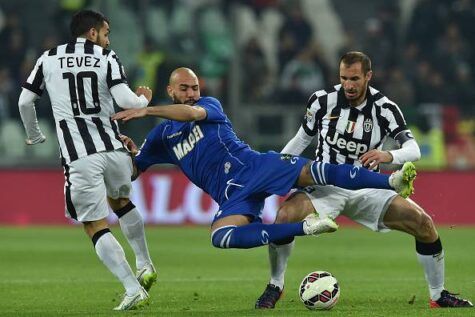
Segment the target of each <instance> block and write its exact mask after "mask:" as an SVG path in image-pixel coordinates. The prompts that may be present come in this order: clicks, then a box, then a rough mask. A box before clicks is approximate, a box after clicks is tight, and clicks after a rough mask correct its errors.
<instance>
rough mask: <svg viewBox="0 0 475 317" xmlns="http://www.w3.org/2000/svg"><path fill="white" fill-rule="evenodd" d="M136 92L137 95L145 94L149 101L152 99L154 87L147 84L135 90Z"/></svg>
mask: <svg viewBox="0 0 475 317" xmlns="http://www.w3.org/2000/svg"><path fill="white" fill-rule="evenodd" d="M135 94H136V95H137V96H140V95H144V96H145V98H147V100H148V102H150V101H151V100H152V89H150V88H149V87H147V86H139V88H137V89H136V90H135Z"/></svg>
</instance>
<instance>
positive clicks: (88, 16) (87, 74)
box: [18, 10, 157, 310]
mask: <svg viewBox="0 0 475 317" xmlns="http://www.w3.org/2000/svg"><path fill="white" fill-rule="evenodd" d="M70 27H71V35H72V38H73V39H72V41H71V42H69V43H67V44H64V45H59V46H58V47H55V48H52V49H50V50H49V51H46V52H44V53H43V55H41V56H40V58H39V59H38V61H37V62H36V65H35V67H34V69H33V71H32V72H31V74H30V76H29V77H28V79H27V80H26V82H25V83H24V84H23V90H22V92H21V95H20V98H19V103H18V105H19V109H20V114H21V118H22V121H23V124H24V126H25V129H26V134H27V137H28V138H27V140H26V142H27V144H29V145H33V144H38V143H42V142H44V141H45V137H44V135H43V134H42V133H41V131H40V128H39V126H38V122H37V118H36V112H35V101H36V100H37V99H38V98H40V96H41V95H42V94H43V92H44V90H45V89H46V90H47V91H48V94H49V97H50V100H51V106H52V108H53V115H54V119H55V122H56V131H57V136H58V141H59V145H60V154H61V161H62V165H63V167H64V175H65V198H66V216H67V217H69V218H72V219H75V220H77V221H80V222H82V223H83V225H84V230H85V231H86V233H87V235H88V236H89V237H90V238H91V239H92V242H93V244H94V248H95V251H96V253H97V255H98V257H99V258H100V259H101V261H102V262H103V263H104V264H105V266H106V267H107V268H108V269H109V270H110V271H111V272H112V273H113V274H114V275H115V276H116V277H117V278H118V279H119V280H120V282H121V283H122V284H123V286H124V288H125V290H126V293H125V295H124V299H123V301H122V302H121V303H120V304H119V305H118V306H117V307H115V308H114V309H116V310H128V309H131V308H134V307H136V306H138V305H141V304H144V303H145V302H146V301H147V300H148V297H149V296H148V294H147V291H148V289H150V287H151V286H152V284H153V283H154V282H155V281H156V279H157V273H156V271H155V268H154V267H153V264H152V261H151V259H150V255H149V251H148V247H147V242H146V238H145V233H144V224H143V220H142V217H141V215H140V213H139V212H138V210H137V209H136V208H135V206H134V204H133V203H132V202H131V201H130V200H129V195H130V190H131V175H132V171H133V167H132V162H131V160H130V157H129V155H128V153H127V151H126V150H125V148H124V147H123V144H122V142H121V140H120V135H119V130H118V126H117V124H116V123H115V122H113V121H112V120H111V119H110V116H111V115H112V114H113V113H114V100H115V101H116V102H117V104H118V105H119V106H120V107H122V108H141V107H146V106H147V105H148V103H149V102H150V100H151V98H152V92H151V90H150V89H149V88H147V87H139V88H138V89H137V91H136V93H134V92H132V91H131V90H130V88H129V87H128V85H127V81H126V76H125V73H124V69H123V67H122V65H121V63H120V61H119V58H118V57H117V55H116V54H115V52H114V51H111V50H108V49H107V47H108V46H109V43H110V42H109V33H110V25H109V21H108V20H107V18H106V17H104V16H103V15H102V14H100V13H98V12H94V11H90V10H83V11H80V12H78V13H76V14H75V15H74V16H73V18H72V20H71V25H70ZM108 203H109V205H110V207H111V208H112V210H113V211H114V212H115V213H116V214H117V216H118V217H119V223H120V227H121V229H122V231H123V233H124V235H125V236H126V238H127V240H128V242H129V243H130V245H131V247H132V249H133V251H134V253H135V256H136V266H137V273H136V275H134V273H133V272H132V270H131V268H130V266H129V264H128V262H127V260H126V258H125V254H124V251H123V249H122V247H121V245H120V244H119V243H118V241H117V240H116V239H115V237H114V236H113V235H112V233H111V231H110V230H109V226H108V223H107V221H106V217H107V216H108V214H109V209H108V206H107V204H108ZM144 287H145V289H144Z"/></svg>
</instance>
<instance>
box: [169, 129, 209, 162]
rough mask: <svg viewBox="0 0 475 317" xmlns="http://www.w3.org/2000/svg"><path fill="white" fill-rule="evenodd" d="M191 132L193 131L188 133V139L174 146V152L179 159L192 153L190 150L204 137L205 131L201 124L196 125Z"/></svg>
mask: <svg viewBox="0 0 475 317" xmlns="http://www.w3.org/2000/svg"><path fill="white" fill-rule="evenodd" d="M191 132H192V133H190V134H189V135H188V138H187V139H185V140H183V141H182V142H180V143H178V144H177V145H175V146H174V147H173V152H175V155H176V157H177V158H178V159H179V160H181V159H182V158H183V157H184V156H185V155H187V154H188V153H190V151H191V150H193V148H194V147H195V145H196V143H198V141H199V140H201V139H202V138H203V137H204V135H203V131H201V128H200V126H199V125H195V126H194V127H193V129H192V130H191Z"/></svg>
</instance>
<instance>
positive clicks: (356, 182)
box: [310, 161, 393, 189]
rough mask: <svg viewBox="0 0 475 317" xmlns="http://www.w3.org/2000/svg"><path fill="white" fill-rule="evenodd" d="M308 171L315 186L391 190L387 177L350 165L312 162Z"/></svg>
mask: <svg viewBox="0 0 475 317" xmlns="http://www.w3.org/2000/svg"><path fill="white" fill-rule="evenodd" d="M310 170H311V172H312V178H313V181H314V182H315V184H317V185H335V186H338V187H341V188H346V189H362V188H379V189H393V188H392V187H391V185H390V184H389V175H385V174H380V173H375V172H371V171H369V170H367V169H366V168H363V167H357V166H353V165H350V164H338V165H335V164H329V163H323V162H317V161H314V162H313V163H312V166H311V168H310Z"/></svg>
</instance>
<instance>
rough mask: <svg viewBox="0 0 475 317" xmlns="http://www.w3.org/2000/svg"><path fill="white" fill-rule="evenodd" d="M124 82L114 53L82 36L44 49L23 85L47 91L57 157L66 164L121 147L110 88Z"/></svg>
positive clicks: (39, 92) (37, 92) (122, 70)
mask: <svg viewBox="0 0 475 317" xmlns="http://www.w3.org/2000/svg"><path fill="white" fill-rule="evenodd" d="M120 83H126V76H125V73H124V69H123V67H122V65H121V63H120V61H119V59H118V58H117V56H116V54H115V53H114V52H113V51H111V50H107V49H103V48H102V47H100V46H98V45H95V44H94V43H93V42H91V41H89V40H86V39H84V38H77V39H76V40H75V41H72V42H70V43H68V44H63V45H59V46H58V47H55V48H53V49H51V50H49V51H46V52H44V53H43V55H41V57H40V58H39V59H38V61H37V62H36V65H35V68H34V69H33V71H32V72H31V74H30V76H29V77H28V79H27V80H26V82H25V83H24V84H23V85H22V87H23V88H25V89H28V90H30V91H32V92H33V93H35V94H37V95H38V96H41V94H42V93H43V91H44V89H46V90H47V91H48V94H49V97H50V100H51V106H52V108H53V115H54V119H55V122H56V132H57V134H58V141H59V145H60V150H61V156H62V157H63V159H64V160H65V162H66V163H69V162H72V161H74V160H77V159H78V158H81V157H84V156H86V155H90V154H93V153H97V152H102V151H112V150H114V149H120V148H123V145H122V142H121V141H120V138H119V130H118V126H117V124H116V122H114V121H112V120H111V119H110V117H111V115H112V114H114V102H113V98H112V95H111V93H110V88H111V87H113V86H115V85H117V84H120Z"/></svg>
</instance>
